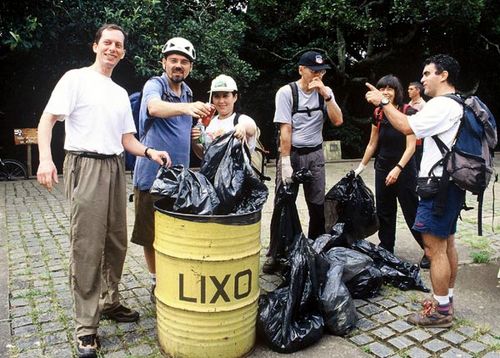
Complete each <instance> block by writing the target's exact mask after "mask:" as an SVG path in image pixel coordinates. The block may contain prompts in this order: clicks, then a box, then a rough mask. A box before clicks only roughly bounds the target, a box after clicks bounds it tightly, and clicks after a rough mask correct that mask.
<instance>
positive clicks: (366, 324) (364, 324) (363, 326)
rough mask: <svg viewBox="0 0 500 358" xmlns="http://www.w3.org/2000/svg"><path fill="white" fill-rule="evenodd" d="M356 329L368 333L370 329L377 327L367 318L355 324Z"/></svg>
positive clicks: (376, 324)
mask: <svg viewBox="0 0 500 358" xmlns="http://www.w3.org/2000/svg"><path fill="white" fill-rule="evenodd" d="M356 327H357V328H359V329H360V330H362V331H364V332H366V331H369V330H370V329H373V328H375V327H378V323H375V322H373V321H370V320H369V319H368V318H361V319H360V320H358V322H357V323H356Z"/></svg>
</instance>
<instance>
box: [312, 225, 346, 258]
mask: <svg viewBox="0 0 500 358" xmlns="http://www.w3.org/2000/svg"><path fill="white" fill-rule="evenodd" d="M344 225H345V224H344V223H338V224H335V225H333V227H332V228H331V230H330V232H329V233H328V234H323V235H320V236H318V237H317V238H316V239H314V243H313V249H314V251H315V252H316V253H318V254H320V253H322V252H327V251H328V250H330V249H331V248H333V247H347V245H348V244H347V240H346V237H345V235H344Z"/></svg>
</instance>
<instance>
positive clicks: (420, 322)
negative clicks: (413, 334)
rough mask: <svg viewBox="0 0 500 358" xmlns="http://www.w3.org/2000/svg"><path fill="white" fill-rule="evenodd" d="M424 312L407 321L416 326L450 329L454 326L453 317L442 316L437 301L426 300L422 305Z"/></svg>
mask: <svg viewBox="0 0 500 358" xmlns="http://www.w3.org/2000/svg"><path fill="white" fill-rule="evenodd" d="M422 306H423V310H422V311H421V312H419V313H414V314H412V315H410V316H409V317H408V319H407V321H408V322H409V323H411V324H414V325H415V326H424V327H436V328H448V327H451V326H452V325H453V315H451V314H442V313H439V312H438V310H437V301H436V300H434V299H430V300H425V301H424V302H423V303H422Z"/></svg>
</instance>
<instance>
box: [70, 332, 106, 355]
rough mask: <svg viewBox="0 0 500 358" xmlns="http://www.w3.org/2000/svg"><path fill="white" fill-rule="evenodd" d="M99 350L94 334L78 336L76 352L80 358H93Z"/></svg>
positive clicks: (99, 346)
mask: <svg viewBox="0 0 500 358" xmlns="http://www.w3.org/2000/svg"><path fill="white" fill-rule="evenodd" d="M99 348H101V343H100V342H99V337H97V335H96V334H89V335H86V336H80V337H77V339H76V352H77V353H78V357H80V358H95V357H97V351H98V350H99Z"/></svg>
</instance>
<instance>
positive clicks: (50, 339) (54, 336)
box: [44, 332, 69, 345]
mask: <svg viewBox="0 0 500 358" xmlns="http://www.w3.org/2000/svg"><path fill="white" fill-rule="evenodd" d="M44 340H45V343H47V345H56V344H61V343H67V342H69V341H68V336H67V335H66V332H55V333H50V334H46V335H45V336H44Z"/></svg>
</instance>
